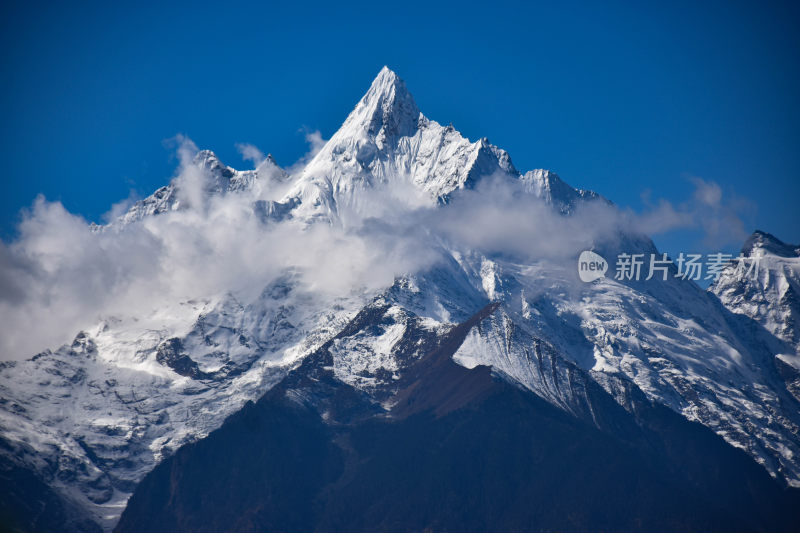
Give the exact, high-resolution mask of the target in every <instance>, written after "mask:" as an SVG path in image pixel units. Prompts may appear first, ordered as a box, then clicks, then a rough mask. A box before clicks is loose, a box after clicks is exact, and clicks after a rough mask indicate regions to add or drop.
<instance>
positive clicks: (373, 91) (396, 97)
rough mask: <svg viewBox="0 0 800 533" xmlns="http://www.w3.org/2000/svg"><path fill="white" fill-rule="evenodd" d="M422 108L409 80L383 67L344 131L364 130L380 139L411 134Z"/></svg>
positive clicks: (346, 123) (415, 127)
mask: <svg viewBox="0 0 800 533" xmlns="http://www.w3.org/2000/svg"><path fill="white" fill-rule="evenodd" d="M419 118H420V111H419V108H418V107H417V104H416V102H414V98H413V97H412V96H411V93H409V92H408V89H407V88H406V84H405V82H404V81H403V80H402V79H400V77H399V76H398V75H397V74H395V73H394V72H393V71H392V70H390V69H389V68H388V67H383V69H381V71H380V72H379V73H378V76H377V77H376V78H375V80H374V81H373V82H372V85H371V86H370V88H369V90H368V91H367V93H366V94H365V95H364V97H363V98H362V99H361V101H360V102H359V103H358V105H356V108H355V109H354V110H353V112H352V113H350V116H348V117H347V120H345V122H344V125H343V127H342V130H343V131H346V132H352V131H353V130H359V129H360V130H363V131H364V132H365V133H367V134H368V135H370V136H371V137H373V138H374V139H375V140H376V142H378V143H383V142H385V141H386V140H387V139H393V138H397V137H410V136H412V135H413V134H414V132H415V131H416V129H417V126H418V123H419Z"/></svg>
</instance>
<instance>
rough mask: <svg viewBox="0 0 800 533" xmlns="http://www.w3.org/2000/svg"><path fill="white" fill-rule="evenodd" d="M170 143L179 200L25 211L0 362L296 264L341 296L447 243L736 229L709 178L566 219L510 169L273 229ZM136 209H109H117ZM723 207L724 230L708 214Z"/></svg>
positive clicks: (539, 247) (3, 290)
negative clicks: (472, 185) (446, 194)
mask: <svg viewBox="0 0 800 533" xmlns="http://www.w3.org/2000/svg"><path fill="white" fill-rule="evenodd" d="M307 140H308V142H309V144H310V151H309V154H308V155H307V156H305V157H304V158H302V160H301V163H303V162H307V161H308V160H309V159H310V158H311V157H313V155H314V154H316V153H317V152H318V151H319V148H320V146H321V145H322V144H323V141H322V138H321V136H320V134H319V132H313V133H309V134H308V135H307ZM175 141H176V143H177V154H178V158H179V161H180V167H179V169H178V171H177V173H176V177H175V179H174V183H175V184H176V185H177V186H178V188H179V197H180V199H181V202H182V204H183V206H184V208H183V209H180V210H177V211H172V212H168V213H164V214H161V215H159V216H155V217H148V218H145V219H144V220H141V221H139V222H137V223H134V224H130V225H128V226H126V227H124V228H123V229H121V230H118V231H117V230H114V231H112V230H109V231H99V232H98V231H93V230H92V227H91V225H90V224H88V223H87V221H85V220H84V219H82V218H81V217H79V216H76V215H73V214H71V213H69V212H68V211H67V210H66V209H64V207H63V206H62V205H61V204H60V203H58V202H48V201H46V200H45V199H44V198H43V197H39V198H37V199H36V201H35V202H34V204H33V206H32V207H31V209H29V210H27V211H26V212H24V214H23V218H22V222H21V224H20V226H19V236H18V238H16V239H15V240H14V241H13V242H11V243H9V244H5V243H0V315H2V317H3V319H2V320H0V359H20V358H25V357H30V356H32V355H33V354H35V353H36V352H38V351H40V350H43V349H45V348H53V347H56V346H58V345H59V344H61V343H64V342H68V341H69V340H71V338H72V337H73V336H74V335H75V334H76V333H77V332H78V331H80V330H81V329H85V328H88V327H91V326H92V325H94V324H95V323H96V322H97V321H98V320H99V319H100V318H101V317H107V316H141V315H145V316H146V315H148V314H149V313H152V311H153V310H155V309H158V308H159V307H160V306H164V305H170V304H174V303H176V302H180V301H184V300H188V299H197V298H205V297H213V296H215V295H220V294H224V293H227V292H233V293H234V294H239V295H243V296H242V297H243V298H245V299H246V298H247V297H248V296H249V295H255V294H258V293H260V291H261V290H262V289H263V287H264V286H265V285H267V284H268V283H269V282H270V281H271V280H273V279H275V278H276V277H278V276H279V275H281V274H282V273H284V272H285V271H286V269H292V270H294V271H297V272H299V276H300V281H301V283H303V284H304V286H305V288H307V289H308V290H310V291H314V292H315V293H317V294H320V295H323V296H337V295H344V294H347V293H348V292H350V291H351V290H352V289H353V288H354V287H364V288H372V289H378V288H381V287H386V286H388V285H390V284H391V283H392V281H393V280H394V278H395V276H397V275H401V274H404V273H411V272H415V271H418V270H419V269H422V268H425V267H427V266H429V265H431V264H433V263H434V262H435V261H437V260H438V259H439V257H440V255H439V254H440V250H441V248H440V244H441V243H448V244H449V245H450V246H452V247H455V248H456V249H474V250H478V251H480V252H482V253H486V254H489V255H491V254H502V255H505V256H512V257H514V258H517V259H518V260H519V261H520V262H521V263H522V264H525V263H526V262H532V261H540V260H549V261H565V262H569V261H573V260H574V257H577V254H578V253H579V252H580V251H582V250H584V249H590V248H591V247H593V246H594V245H596V244H597V243H600V242H604V241H608V240H609V239H613V238H615V236H616V235H617V234H618V232H619V231H620V230H631V229H636V230H639V231H644V232H658V231H665V230H668V229H671V228H676V227H686V226H698V225H699V226H701V227H703V228H704V229H705V230H706V231H707V232H708V233H709V235H719V234H720V233H721V232H722V231H723V229H722V228H723V227H725V228H727V229H726V230H725V231H729V230H730V228H731V227H733V228H736V224H735V221H734V220H729V219H726V218H725V216H729V215H730V213H731V210H730V208H729V207H728V206H726V205H725V203H724V198H723V197H722V195H721V193H720V192H718V190H719V189H718V187H716V188H715V184H710V183H708V182H705V181H702V180H697V181H695V185H696V188H697V190H696V192H695V194H694V195H693V197H692V199H690V200H688V201H687V202H686V203H684V204H681V205H679V206H677V207H676V206H673V205H672V204H670V203H667V202H660V203H658V204H656V205H655V206H653V207H652V208H651V209H650V210H649V211H648V212H646V213H640V214H636V213H632V212H629V211H620V210H618V209H617V208H615V207H613V206H611V205H609V204H607V203H605V202H590V203H587V204H585V205H582V206H580V207H578V208H577V209H576V210H575V212H574V213H573V214H572V215H571V216H569V217H564V216H562V215H561V214H559V213H558V212H556V211H555V210H553V209H551V208H549V207H548V206H546V205H545V204H544V203H543V201H541V200H539V199H538V198H536V197H534V196H532V195H530V194H525V193H523V192H522V190H521V188H520V187H519V185H518V184H516V183H514V182H513V181H512V180H509V179H508V178H504V177H502V176H498V177H494V178H490V179H484V180H482V181H481V182H480V183H479V185H478V187H477V189H476V190H471V191H461V192H460V193H459V194H456V195H455V196H454V198H453V200H452V202H451V203H450V204H448V205H446V206H440V207H434V206H433V205H432V204H431V203H430V201H429V199H427V198H426V197H424V196H423V195H422V194H421V193H420V191H419V190H418V189H417V188H415V187H413V186H412V185H411V184H410V182H409V180H404V179H400V178H398V179H394V180H392V179H389V180H386V183H387V184H386V185H384V186H382V187H378V188H375V189H374V190H371V191H369V192H368V193H365V194H367V195H368V198H366V199H365V201H364V202H362V203H360V206H361V207H360V208H359V209H360V210H355V209H351V210H349V211H348V210H347V209H346V207H345V206H342V210H341V212H340V215H341V216H342V217H343V219H344V220H345V222H346V223H345V224H344V225H343V226H341V227H340V226H336V227H334V226H330V225H326V224H316V225H312V226H310V227H307V226H305V225H303V224H299V223H297V222H296V221H291V220H289V221H285V222H281V223H277V222H271V223H269V224H264V223H263V222H262V221H260V220H259V218H258V217H257V216H254V210H253V200H254V198H253V196H252V195H248V194H246V193H245V194H242V193H230V194H226V195H209V194H208V193H207V191H208V187H209V185H210V181H209V179H210V177H209V176H208V175H207V174H206V172H205V171H203V170H202V169H201V168H199V167H197V166H196V165H195V164H194V163H193V157H194V155H195V154H196V153H197V147H196V146H195V145H194V143H192V142H191V140H189V139H187V138H185V137H178V138H176V139H175ZM243 153H244V150H243ZM248 153H249V154H250V155H253V156H255V155H257V154H255V152H248ZM259 153H260V152H259ZM295 168H300V165H299V166H297V167H295ZM285 187H286V184H281V189H280V192H281V194H282V193H283V192H284V191H285ZM273 192H274V191H273ZM259 194H264V193H263V191H262V192H259ZM128 204H129V200H126V201H124V202H123V203H121V204H118V205H116V206H115V207H113V208H112V209H111V211H110V213H111V214H113V216H112V215H111V214H110V215H109V217H111V218H113V217H114V216H116V215H117V214H118V213H119V212H120V211H121V210H122V206H125V205H128ZM720 215H721V218H720V219H719V220H718V221H717V222H716V224H717V226H718V227H715V226H714V224H715V222H714V219H713V217H714V216H720ZM730 216H732V215H730Z"/></svg>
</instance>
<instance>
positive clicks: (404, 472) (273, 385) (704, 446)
mask: <svg viewBox="0 0 800 533" xmlns="http://www.w3.org/2000/svg"><path fill="white" fill-rule="evenodd" d="M234 208H235V209H238V210H241V212H242V213H245V215H246V216H247V217H249V218H248V220H252V221H254V222H253V224H254V227H256V228H258V229H257V230H256V231H263V232H264V233H265V234H267V233H269V234H270V235H275V234H281V235H283V234H284V233H285V234H286V235H288V236H289V237H287V238H286V240H287V241H292V240H293V239H295V240H296V239H306V238H307V237H306V236H312V237H313V236H315V235H319V236H320V237H319V238H309V239H308V240H302V241H297V242H302V244H301V245H299V246H300V247H301V248H303V247H304V246H307V245H308V243H312V244H314V243H318V244H319V246H316V247H310V246H309V249H308V250H301V252H303V253H306V254H307V255H308V258H307V259H304V260H303V261H299V262H298V261H295V260H292V259H287V260H286V261H283V262H281V261H275V260H274V259H273V260H271V263H270V264H278V265H280V268H277V269H275V272H274V274H271V275H270V276H269V279H267V280H266V282H265V283H264V284H263V285H262V286H259V287H248V288H247V290H237V289H235V288H234V287H231V288H230V290H223V291H217V292H215V293H207V294H198V295H196V297H193V298H188V299H182V300H179V301H173V302H169V303H167V304H163V305H160V306H159V307H158V308H157V309H154V310H153V312H152V313H149V314H147V315H143V316H122V315H120V316H104V317H101V318H100V319H99V320H97V321H95V322H93V323H90V321H89V320H87V326H86V328H85V329H84V330H82V331H80V332H76V335H75V337H74V340H73V341H72V342H70V343H67V344H64V345H63V346H60V347H53V349H50V350H46V351H44V352H41V353H39V354H36V355H33V356H32V357H30V358H27V359H24V360H18V361H6V362H3V363H0V476H2V478H3V483H2V489H0V490H2V496H1V497H0V502H2V503H0V520H2V521H3V522H5V523H6V524H8V526H7V529H9V530H11V531H16V530H21V531H28V530H30V531H64V530H68V531H108V530H112V529H115V530H117V531H223V530H229V531H267V530H274V531H310V530H320V531H328V530H342V529H348V530H380V531H397V530H431V531H464V530H497V531H500V530H502V531H507V530H532V531H585V530H598V531H599V530H603V531H634V530H687V531H708V530H709V529H725V530H745V531H750V530H760V531H776V530H787V531H790V530H792V528H793V525H794V524H796V523H797V519H798V518H800V516H798V513H800V505H799V504H800V492H798V487H800V435H799V434H798V431H800V246H792V245H788V244H785V243H783V242H781V241H780V240H778V239H777V238H776V237H774V236H772V235H770V234H768V233H764V232H760V231H757V232H755V233H754V234H753V235H752V236H751V237H750V239H748V241H747V242H746V243H744V246H743V248H742V257H743V258H745V259H747V260H749V261H750V262H753V261H756V260H757V261H758V269H756V271H755V274H754V275H752V276H750V275H743V273H742V269H741V268H740V266H737V264H736V263H735V262H731V263H730V264H729V265H727V266H726V267H725V268H724V269H723V271H722V273H721V275H720V276H719V278H718V279H717V280H716V281H715V282H714V283H713V284H712V285H711V287H710V288H709V289H708V290H704V289H702V288H700V287H699V286H698V285H697V284H696V283H694V282H693V281H691V280H687V279H683V278H682V277H681V276H679V275H678V272H677V270H676V269H675V267H674V266H670V268H669V270H668V272H667V275H665V277H664V278H661V277H660V276H656V277H653V278H652V279H648V280H645V279H644V278H642V279H639V280H636V279H631V280H624V279H623V280H618V279H615V278H614V276H613V275H612V274H613V273H612V272H609V274H608V275H607V276H605V277H601V278H600V279H597V280H596V281H593V282H591V283H583V282H581V281H580V280H579V278H578V272H577V257H578V254H579V253H580V252H581V251H583V250H594V251H596V252H597V253H598V254H599V255H601V256H602V257H605V258H612V257H615V256H618V255H619V254H620V253H642V254H644V255H645V256H649V255H650V254H658V251H657V250H656V247H655V245H654V244H653V242H652V241H651V240H650V239H649V237H648V236H646V235H642V234H640V233H639V232H638V231H637V230H636V228H635V227H632V226H630V225H627V224H626V221H628V219H627V218H626V217H625V215H624V214H623V213H621V211H620V210H619V209H618V208H617V207H616V206H614V204H613V203H612V202H611V201H609V200H608V199H605V198H604V197H602V196H601V195H599V194H597V193H595V192H593V191H587V190H582V189H576V188H573V187H571V186H570V185H568V184H567V183H565V182H564V181H563V180H562V179H561V178H560V177H559V176H557V175H556V174H555V173H553V172H550V171H547V170H541V169H539V170H532V171H529V172H525V173H522V172H520V171H519V170H517V169H516V168H515V167H514V165H513V164H512V162H511V158H510V156H509V154H508V153H506V152H505V151H504V150H502V149H500V148H498V147H496V146H494V145H492V144H491V143H490V142H489V141H488V139H485V138H484V139H480V140H478V141H475V142H471V141H470V140H468V139H466V138H465V137H463V136H462V135H461V134H460V133H459V132H458V131H457V130H455V129H454V128H453V127H452V126H442V125H440V124H438V123H437V122H435V121H433V120H430V119H428V118H426V117H425V116H424V115H423V114H422V113H421V112H420V110H419V109H418V107H417V105H416V103H415V101H414V99H413V97H412V96H411V94H410V93H409V91H408V89H407V88H406V86H405V83H404V82H403V81H402V80H401V79H400V78H399V77H398V76H397V75H396V74H395V73H394V72H392V71H391V70H389V69H388V68H384V69H383V70H382V71H381V72H380V73H379V74H378V76H377V78H376V79H375V81H374V82H373V83H372V86H371V87H370V88H369V90H368V91H367V93H366V95H365V96H364V97H363V98H362V99H361V100H360V101H359V102H358V104H357V105H356V107H355V109H354V110H353V111H352V112H351V113H350V115H349V116H348V117H347V118H346V120H345V121H344V123H343V125H342V127H341V128H340V129H339V130H338V131H337V132H336V133H335V134H334V135H333V136H332V137H331V138H330V139H329V140H328V141H327V142H326V143H325V144H324V145H323V146H322V147H321V149H319V150H318V151H317V152H316V153H314V154H313V155H312V156H311V157H310V158H309V159H308V160H306V161H303V162H302V164H301V165H298V166H296V167H293V168H290V169H282V168H280V167H279V166H278V165H277V163H276V162H275V161H274V159H272V158H271V157H267V158H265V159H264V160H263V161H262V162H260V163H259V164H258V165H257V166H256V168H255V169H254V170H246V171H240V170H235V169H233V168H231V167H228V166H227V165H225V164H223V163H222V162H221V161H220V160H219V159H218V158H217V157H216V155H215V154H214V153H212V152H210V151H207V150H202V151H194V152H193V153H192V156H191V158H190V160H189V161H188V162H187V163H186V164H185V165H184V168H183V170H182V172H181V173H180V175H179V176H177V177H176V178H175V179H174V180H173V181H172V182H171V183H170V184H169V185H167V186H165V187H162V188H161V189H159V190H157V191H156V192H155V193H153V195H151V196H149V197H147V198H145V199H143V200H141V201H138V202H136V203H135V204H134V205H132V206H131V207H130V209H129V210H128V211H127V212H126V213H124V214H122V215H121V216H119V217H118V218H117V219H115V220H113V221H111V222H110V223H108V224H106V225H103V226H93V227H92V232H93V234H95V235H97V236H98V238H99V236H103V238H111V239H114V238H124V236H125V235H126V234H128V233H131V232H147V231H152V230H153V228H156V227H162V226H164V227H168V226H169V225H170V224H175V223H176V221H179V220H183V219H181V218H180V217H187V216H191V217H198V218H197V219H198V220H199V219H202V220H206V221H207V220H212V221H213V225H211V226H209V227H211V228H212V229H213V228H214V227H216V226H215V225H224V224H230V223H231V222H230V220H231V219H232V217H231V218H229V217H226V216H223V215H224V214H226V213H228V212H229V210H231V209H234ZM190 220H195V219H194V218H192V219H190ZM203 227H204V228H205V227H206V226H203ZM248 227H249V226H248ZM242 231H244V230H242ZM295 235H299V236H301V237H294V236H295ZM287 246H288V245H287ZM312 248H313V249H312ZM342 249H343V250H345V255H352V254H353V253H355V252H353V251H354V250H355V251H358V252H359V253H363V254H364V257H367V258H369V260H370V261H374V265H375V267H374V268H373V267H370V268H368V269H366V270H365V271H363V272H361V271H359V272H358V274H357V275H356V276H353V277H352V278H351V277H348V276H347V275H346V273H347V271H348V270H349V267H348V268H345V269H340V268H337V264H338V263H340V262H342V261H344V260H345V259H346V258H342V257H341V254H339V253H337V252H336V251H337V250H342ZM315 251H318V253H315ZM296 253H297V252H293V253H292V254H288V255H287V257H291V258H294V257H295V255H296ZM282 254H284V250H283V249H282V248H277V247H276V248H275V250H274V255H275V256H276V257H277V258H278V259H280V258H281V257H282ZM303 257H304V258H305V257H306V256H305V255H304V256H303ZM359 257H360V256H359ZM356 259H358V258H356ZM317 269H322V271H329V272H333V273H334V274H332V275H331V276H329V277H325V276H322V277H315V278H314V279H313V280H311V278H310V277H309V274H308V272H309V271H310V270H314V271H315V272H316V271H317ZM373 276H374V278H375V279H373ZM329 278H330V279H329ZM375 280H378V281H375ZM340 285H341V287H340ZM330 286H336V287H337V290H330Z"/></svg>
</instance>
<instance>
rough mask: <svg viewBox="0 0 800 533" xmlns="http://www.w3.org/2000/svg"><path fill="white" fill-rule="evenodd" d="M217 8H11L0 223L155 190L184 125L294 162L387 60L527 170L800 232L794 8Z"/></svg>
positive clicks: (231, 4) (622, 199)
mask: <svg viewBox="0 0 800 533" xmlns="http://www.w3.org/2000/svg"><path fill="white" fill-rule="evenodd" d="M159 4H160V3H159ZM215 4H217V5H214V4H211V3H208V4H204V3H198V2H192V3H169V4H168V5H156V4H155V3H153V4H152V5H141V4H134V3H130V4H128V3H124V2H119V3H115V2H84V3H78V4H76V3H58V4H56V3H53V4H50V5H48V4H40V3H29V2H27V3H22V2H18V3H17V5H16V6H15V5H13V4H9V3H6V4H5V7H3V8H2V17H0V39H2V50H3V54H2V63H1V65H0V70H2V78H3V80H4V81H3V84H2V86H0V106H2V110H1V111H2V118H3V119H2V121H1V122H0V124H1V125H0V141H1V142H0V151H1V152H2V153H1V154H0V156H1V157H2V161H3V171H2V172H3V191H4V193H3V195H2V211H1V213H2V218H0V236H2V237H3V238H4V239H6V240H8V239H9V238H11V237H12V236H13V234H14V225H15V222H16V220H18V217H19V210H20V208H23V207H25V206H29V205H30V204H31V203H32V201H33V199H34V197H35V195H37V194H38V193H43V194H44V195H45V196H46V197H47V198H48V199H50V200H60V201H62V202H63V203H64V205H65V206H66V207H67V208H68V209H69V210H70V211H72V212H76V213H80V214H82V215H83V216H85V217H86V218H87V219H88V220H95V221H97V220H100V217H101V216H102V214H103V213H104V212H106V211H107V210H108V209H109V208H110V206H111V204H112V203H113V202H116V201H119V200H121V199H123V198H125V197H127V196H128V194H129V192H130V191H131V190H134V191H136V192H137V193H138V194H139V195H142V196H145V195H147V194H149V193H151V192H152V191H153V190H155V189H156V188H157V187H159V186H161V185H163V184H165V183H166V182H167V181H168V180H169V178H170V177H171V175H172V173H173V170H174V168H175V165H176V161H175V160H174V158H173V157H171V153H170V150H169V149H167V148H165V146H164V140H165V139H168V138H171V137H174V136H175V135H176V134H178V133H183V134H186V135H188V136H189V137H190V138H192V139H193V140H194V141H195V142H196V143H197V144H198V146H200V147H201V148H210V149H212V150H214V151H216V152H217V153H218V154H219V155H220V157H221V158H222V159H223V161H225V162H226V163H228V164H230V165H232V166H234V167H237V168H245V167H247V163H243V162H242V161H241V158H240V156H239V155H238V153H237V150H236V148H235V143H238V142H249V143H253V144H255V145H256V146H258V147H259V148H261V149H262V150H263V151H264V152H270V153H272V154H273V155H274V156H275V158H276V159H277V160H278V162H279V163H280V164H283V165H289V164H291V163H292V162H294V161H295V160H296V159H297V158H298V157H300V156H301V155H302V154H303V153H304V152H305V151H306V150H307V146H306V144H305V142H304V138H303V135H304V134H303V129H304V128H305V129H311V130H315V129H319V130H320V131H321V132H322V134H323V137H325V138H327V137H329V136H330V135H331V134H332V133H333V132H334V131H335V130H336V129H337V128H338V126H339V125H340V124H341V122H342V121H343V120H344V118H345V117H346V115H347V113H348V112H349V111H350V110H351V109H352V107H353V106H354V105H355V103H356V102H357V101H358V99H359V98H360V97H361V96H362V94H363V93H364V92H365V91H366V89H367V88H368V86H369V84H370V82H371V80H372V78H373V77H374V76H375V75H376V74H377V72H378V70H379V69H380V68H381V66H383V65H384V64H386V65H389V66H390V67H391V68H392V69H393V70H395V71H396V72H397V73H398V74H399V75H400V76H401V77H403V78H404V79H405V80H406V83H407V85H408V87H409V88H410V90H411V92H412V93H413V94H414V96H415V98H416V100H417V103H418V104H419V106H420V108H421V109H422V111H423V113H425V114H426V115H427V116H428V117H430V118H432V119H434V120H437V121H439V122H441V123H445V124H447V123H452V124H453V125H454V126H455V127H456V128H457V129H459V130H460V131H461V132H462V133H463V134H464V135H466V136H467V137H469V138H471V139H477V138H479V137H483V136H486V137H489V139H490V140H491V141H492V142H493V143H495V144H497V145H498V146H500V147H502V148H504V149H506V150H508V151H509V153H510V154H511V157H512V160H513V161H514V164H515V165H516V166H517V168H519V169H520V170H528V169H532V168H540V167H544V168H549V169H553V170H555V171H556V172H558V173H559V174H560V175H561V176H562V177H563V178H564V179H565V180H566V181H567V182H569V183H570V184H572V185H575V186H580V187H584V188H591V189H594V190H597V191H598V192H600V193H602V194H603V195H605V196H607V197H608V198H610V199H611V200H613V201H614V202H616V203H617V204H620V205H623V206H631V207H633V208H635V209H641V208H642V207H643V203H642V199H641V196H642V194H643V193H645V191H648V190H649V191H650V194H651V197H652V198H666V199H668V200H671V201H674V202H680V201H681V200H683V199H685V198H686V197H687V196H688V195H690V194H691V191H692V185H691V183H690V182H689V180H688V178H687V176H699V177H701V178H703V179H705V180H712V181H716V182H718V183H720V184H721V185H722V186H723V189H724V191H725V193H726V194H732V195H734V196H736V197H737V198H739V199H740V200H746V201H748V202H750V203H751V204H752V205H753V206H755V208H756V209H755V211H754V212H751V213H750V214H748V215H747V217H748V219H747V224H748V226H752V227H748V228H747V229H748V231H749V230H751V229H755V228H756V227H757V228H760V229H764V230H766V231H770V232H772V233H775V234H776V235H777V236H778V237H780V238H782V239H784V240H786V241H789V242H800V207H799V206H800V98H798V95H800V32H798V31H797V27H798V23H799V22H800V16H799V15H798V14H799V13H800V9H799V8H798V7H797V3H794V4H791V3H769V2H766V3H765V2H739V1H729V2H682V1H679V2H663V3H662V2H659V3H655V2H615V1H613V0H612V1H610V2H602V3H601V2H597V3H589V2H546V3H532V4H519V5H516V4H510V3H505V2H500V1H494V2H476V3H470V2H457V3H452V4H449V5H448V4H437V3H434V2H431V1H425V2H406V1H403V2H370V3H364V4H362V5H360V6H357V5H345V4H341V3H330V2H324V3H320V4H318V5H317V4H315V3H313V2H308V3H295V4H294V5H293V6H292V7H288V6H285V5H284V6H281V5H277V4H269V3H262V4H260V5H256V4H248V3H242V2H237V1H227V2H224V3H219V2H217V3H215ZM693 238H695V237H693V236H692V235H691V233H690V232H689V233H686V232H679V233H678V234H676V235H673V236H672V237H670V236H666V237H662V238H661V241H659V240H657V242H659V244H662V247H664V248H666V249H673V250H674V249H676V248H678V247H681V246H682V247H684V248H686V247H691V246H692V245H693V243H692V242H690V240H691V239H693Z"/></svg>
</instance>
